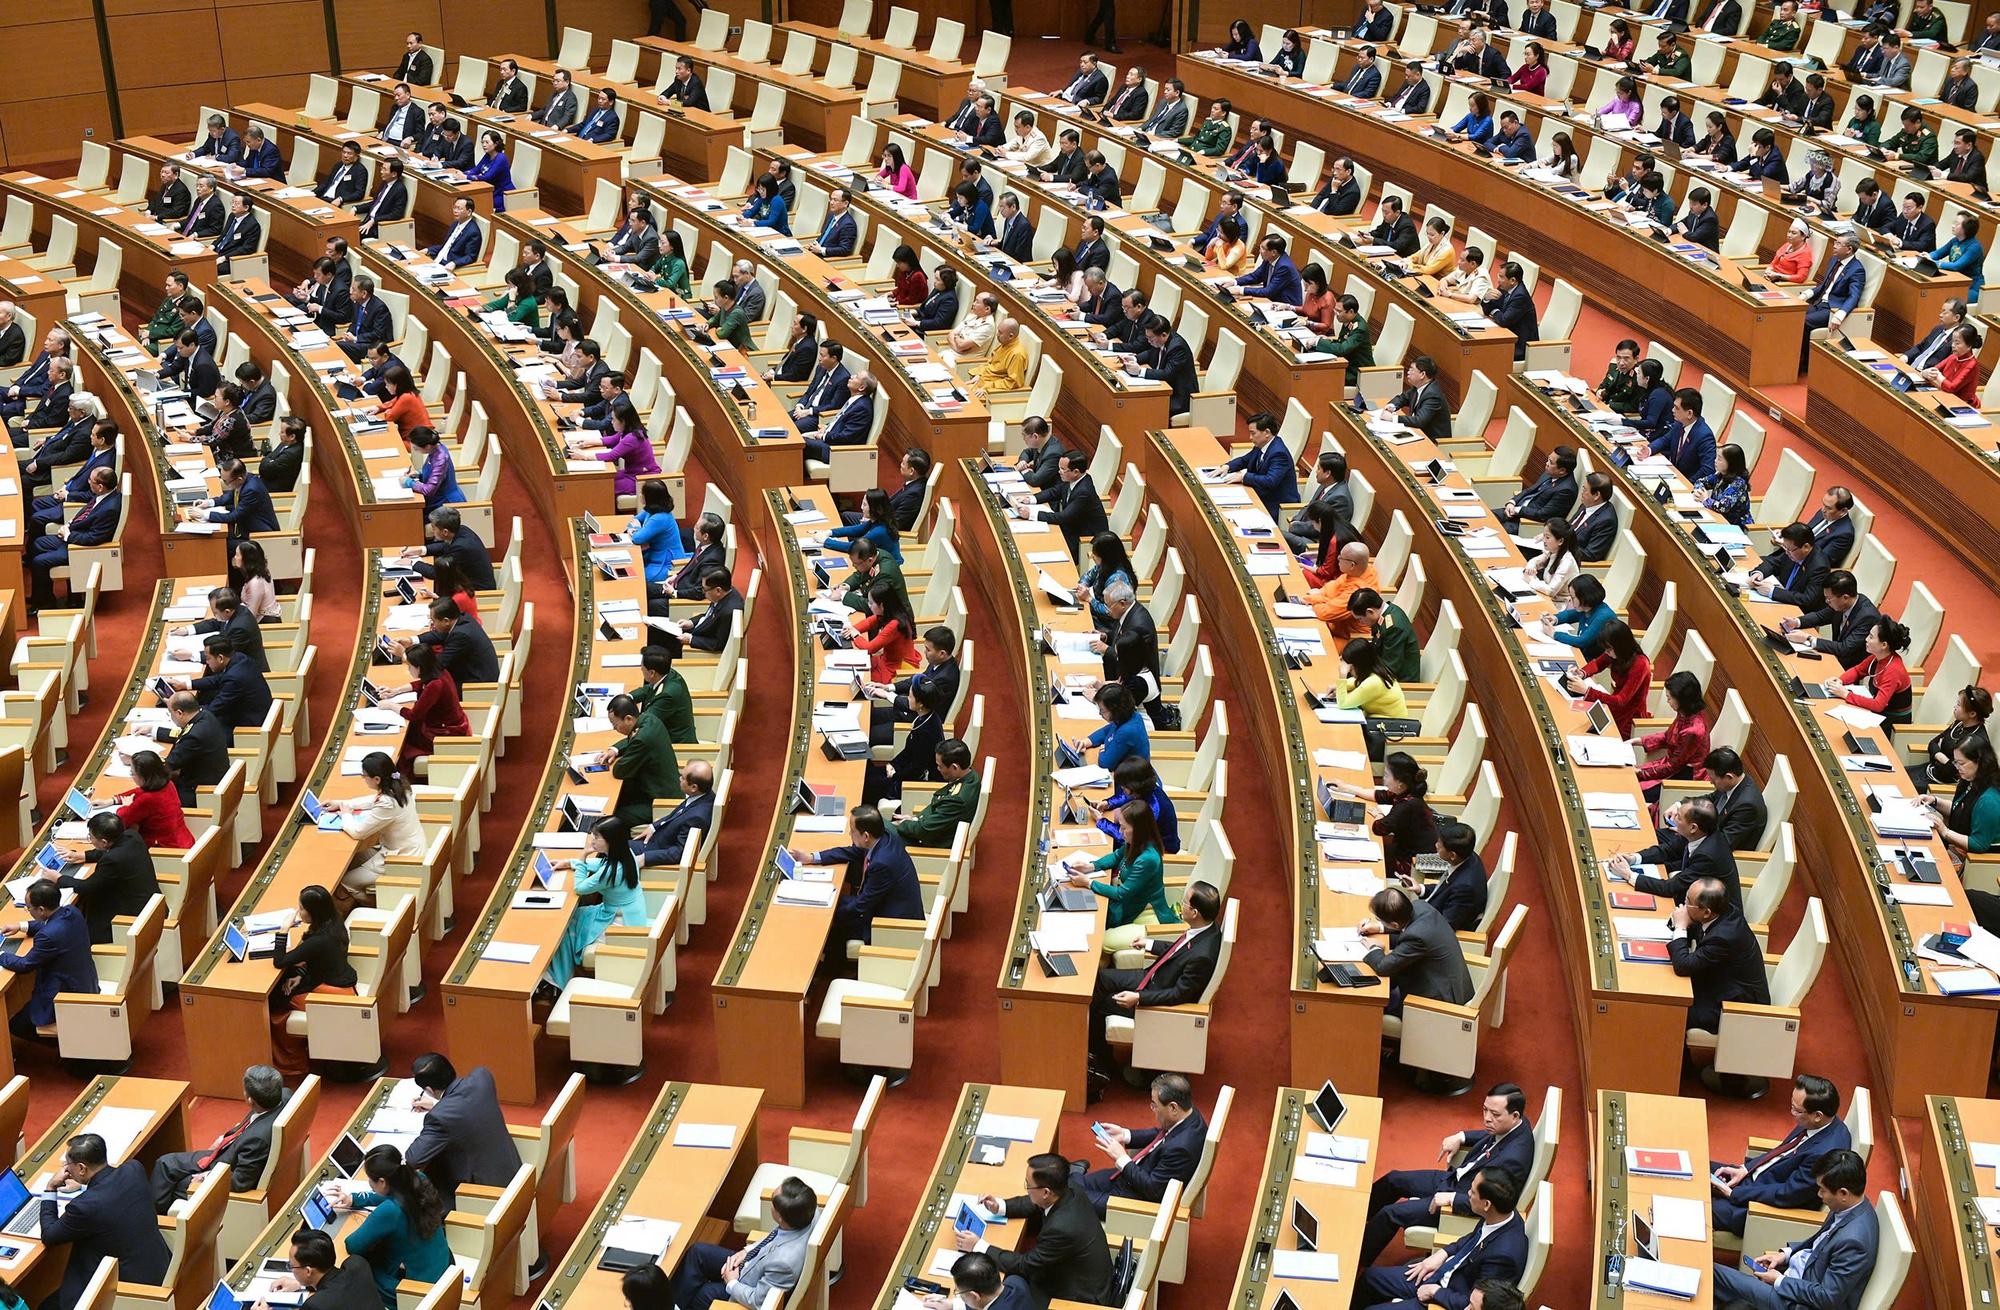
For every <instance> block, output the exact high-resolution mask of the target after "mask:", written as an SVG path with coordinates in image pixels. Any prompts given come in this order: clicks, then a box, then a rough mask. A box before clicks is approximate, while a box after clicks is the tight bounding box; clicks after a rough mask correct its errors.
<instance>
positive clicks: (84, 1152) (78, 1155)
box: [28, 882, 111, 1166]
mask: <svg viewBox="0 0 2000 1310" xmlns="http://www.w3.org/2000/svg"><path fill="white" fill-rule="evenodd" d="M38 887H46V888H48V889H49V890H50V891H54V890H55V889H56V885H55V884H54V883H52V882H37V883H36V884H35V885H34V887H30V888H29V889H28V890H29V891H34V890H35V888H38ZM63 1158H64V1159H66V1160H70V1161H74V1162H75V1163H77V1164H87V1165H92V1166H96V1165H102V1164H104V1163H106V1162H107V1161H109V1160H110V1158H111V1157H110V1154H109V1153H108V1152H106V1151H105V1149H104V1139H103V1138H102V1137H99V1136H98V1135H97V1134H96V1133H78V1134H77V1135H76V1136H74V1137H72V1138H70V1139H69V1144H68V1145H67V1146H65V1147H64V1148H63Z"/></svg>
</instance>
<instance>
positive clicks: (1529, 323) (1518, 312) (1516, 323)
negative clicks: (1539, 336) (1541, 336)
mask: <svg viewBox="0 0 2000 1310" xmlns="http://www.w3.org/2000/svg"><path fill="white" fill-rule="evenodd" d="M1480 308H1481V309H1482V310H1483V311H1484V312H1485V314H1486V317H1488V318H1490V319H1492V320H1493V321H1494V322H1495V323H1497V324H1499V325H1500V326H1501V327H1503V328H1506V329H1507V330H1508V331H1509V332H1512V333H1513V334H1514V358H1515V359H1526V358H1527V356H1528V346H1529V344H1530V343H1532V342H1533V341H1534V339H1535V335H1536V332H1537V330H1538V325H1537V323H1536V319H1535V300H1534V297H1533V296H1530V295H1529V294H1528V288H1527V287H1526V286H1524V285H1522V284H1521V283H1518V282H1517V283H1515V284H1514V286H1513V287H1512V288H1510V289H1508V290H1506V291H1502V292H1500V293H1499V294H1497V295H1495V296H1494V297H1493V298H1492V299H1491V300H1489V301H1487V302H1486V303H1485V304H1483V305H1481V306H1480Z"/></svg>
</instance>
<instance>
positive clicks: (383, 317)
mask: <svg viewBox="0 0 2000 1310" xmlns="http://www.w3.org/2000/svg"><path fill="white" fill-rule="evenodd" d="M475 234H476V233H475ZM353 332H354V343H355V344H356V345H358V346H373V345H379V344H382V343H384V342H387V341H390V340H393V339H394V338H395V335H396V316H395V315H394V314H391V313H390V312H389V302H388V301H386V300H384V299H382V297H380V296H370V297H368V303H367V304H365V305H361V306H359V307H357V308H356V310H355V314H354V328H353Z"/></svg>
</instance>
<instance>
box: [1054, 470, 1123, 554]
mask: <svg viewBox="0 0 2000 1310" xmlns="http://www.w3.org/2000/svg"><path fill="white" fill-rule="evenodd" d="M1037 499H1041V500H1043V501H1044V503H1046V504H1048V505H1049V506H1050V508H1048V509H1045V510H1043V511H1042V512H1041V513H1040V514H1039V515H1038V516H1037V517H1039V518H1040V519H1041V520H1042V522H1044V523H1053V524H1055V525H1056V526H1057V527H1059V528H1061V529H1062V534H1063V540H1064V541H1066V542H1067V543H1069V553H1070V556H1071V558H1075V557H1076V554H1077V551H1078V550H1079V549H1080V548H1081V546H1082V543H1084V542H1086V541H1089V540H1090V539H1091V538H1092V537H1094V536H1096V535H1097V534H1098V533H1100V532H1102V531H1104V530H1105V529H1106V528H1108V527H1110V526H1111V521H1110V520H1109V519H1108V518H1106V517H1105V514H1104V502H1103V500H1101V499H1099V497H1098V495H1097V485H1096V484H1095V483H1094V482H1092V481H1091V478H1090V474H1088V473H1086V474H1084V475H1083V476H1082V477H1080V478H1078V479H1077V480H1076V481H1074V482H1061V481H1058V482H1057V483H1056V485H1055V486H1053V487H1050V488H1049V489H1048V490H1047V491H1045V492H1043V493H1042V495H1041V496H1040V497H1038V498H1037Z"/></svg>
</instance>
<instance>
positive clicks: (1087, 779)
mask: <svg viewBox="0 0 2000 1310" xmlns="http://www.w3.org/2000/svg"><path fill="white" fill-rule="evenodd" d="M1049 778H1050V779H1051V780H1052V781H1054V783H1055V784H1056V785H1057V786H1058V787H1068V788H1070V789H1071V790H1072V791H1074V790H1075V789H1077V788H1079V787H1106V786H1109V785H1110V783H1111V774H1110V772H1109V771H1107V770H1105V769H1102V768H1099V767H1098V766H1097V765H1095V764H1079V765H1077V766H1076V767H1075V768H1073V769H1057V770H1056V771H1055V772H1054V773H1051V774H1050V775H1049Z"/></svg>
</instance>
